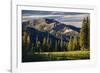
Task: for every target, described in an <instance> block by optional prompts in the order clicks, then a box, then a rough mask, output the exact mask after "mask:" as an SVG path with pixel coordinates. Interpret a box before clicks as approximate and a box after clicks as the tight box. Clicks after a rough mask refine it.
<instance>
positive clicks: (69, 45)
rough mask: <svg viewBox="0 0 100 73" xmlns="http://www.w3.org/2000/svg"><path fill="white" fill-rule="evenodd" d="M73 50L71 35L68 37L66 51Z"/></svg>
mask: <svg viewBox="0 0 100 73" xmlns="http://www.w3.org/2000/svg"><path fill="white" fill-rule="evenodd" d="M72 50H73V39H72V37H70V40H69V43H68V51H72Z"/></svg>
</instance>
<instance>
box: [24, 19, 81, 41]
mask: <svg viewBox="0 0 100 73" xmlns="http://www.w3.org/2000/svg"><path fill="white" fill-rule="evenodd" d="M22 29H23V31H26V32H27V33H28V34H29V35H30V37H31V39H32V40H34V41H36V39H37V37H38V39H39V40H40V41H42V40H43V38H44V37H45V38H47V37H48V35H49V38H50V39H52V40H61V39H63V41H68V40H69V38H70V36H78V35H79V31H80V28H78V27H75V26H72V25H66V24H63V23H60V22H59V21H57V20H54V19H48V18H39V19H34V20H29V21H25V22H22ZM34 34H35V35H34Z"/></svg>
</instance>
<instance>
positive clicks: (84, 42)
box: [80, 17, 90, 50]
mask: <svg viewBox="0 0 100 73" xmlns="http://www.w3.org/2000/svg"><path fill="white" fill-rule="evenodd" d="M89 44H90V21H89V18H88V17H87V18H84V20H83V23H82V28H81V30H80V47H81V50H89V48H90V45H89Z"/></svg>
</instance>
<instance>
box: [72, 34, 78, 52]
mask: <svg viewBox="0 0 100 73" xmlns="http://www.w3.org/2000/svg"><path fill="white" fill-rule="evenodd" d="M78 42H79V41H78V37H76V36H75V37H74V39H73V50H79V43H78Z"/></svg>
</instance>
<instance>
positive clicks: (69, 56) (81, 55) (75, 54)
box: [38, 51, 90, 60]
mask: <svg viewBox="0 0 100 73" xmlns="http://www.w3.org/2000/svg"><path fill="white" fill-rule="evenodd" d="M38 55H41V56H44V57H48V58H50V59H56V60H77V59H89V58H90V52H89V51H70V52H41V53H39V54H38Z"/></svg>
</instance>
